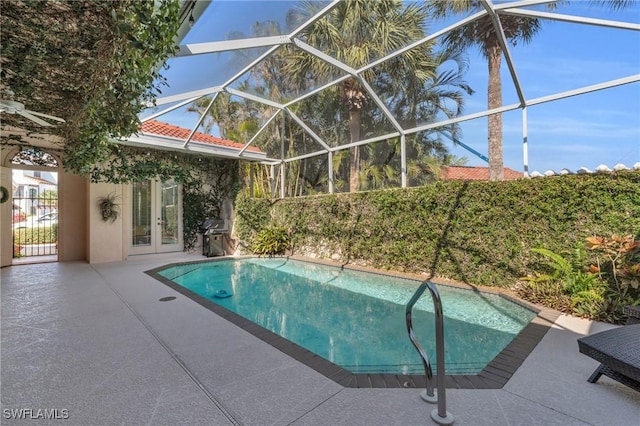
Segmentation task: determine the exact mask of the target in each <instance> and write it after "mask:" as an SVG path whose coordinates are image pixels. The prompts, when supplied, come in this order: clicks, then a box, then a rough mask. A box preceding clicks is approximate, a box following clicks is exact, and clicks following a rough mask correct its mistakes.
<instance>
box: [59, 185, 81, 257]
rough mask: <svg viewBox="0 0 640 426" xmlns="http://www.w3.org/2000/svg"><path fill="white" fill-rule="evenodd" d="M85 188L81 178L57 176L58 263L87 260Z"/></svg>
mask: <svg viewBox="0 0 640 426" xmlns="http://www.w3.org/2000/svg"><path fill="white" fill-rule="evenodd" d="M87 188H88V183H87V181H86V179H84V178H83V177H81V176H78V175H74V174H69V173H65V172H60V173H59V174H58V211H59V214H58V261H59V262H67V261H74V260H86V259H87V209H86V205H87Z"/></svg>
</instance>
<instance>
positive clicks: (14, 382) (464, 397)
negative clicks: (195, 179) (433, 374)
mask: <svg viewBox="0 0 640 426" xmlns="http://www.w3.org/2000/svg"><path fill="white" fill-rule="evenodd" d="M196 259H202V257H201V256H196V255H188V254H183V253H171V254H163V255H153V256H136V257H131V258H130V260H129V261H127V262H118V263H108V264H97V265H89V264H86V263H81V262H73V263H42V264H33V265H16V266H11V267H6V268H2V270H1V279H2V280H1V287H0V288H1V302H2V303H1V319H2V323H1V337H2V341H1V346H0V351H1V358H0V360H1V364H2V365H1V369H2V375H1V388H0V392H1V408H2V410H0V411H2V417H1V418H0V423H2V424H3V425H4V424H20V425H22V424H31V423H33V424H38V425H44V424H50V423H56V424H57V423H59V424H64V425H112V424H126V425H129V424H148V425H178V424H188V425H196V424H203V425H226V424H234V425H239V424H242V425H289V424H293V425H432V424H435V423H434V422H433V421H432V420H431V418H430V412H431V411H432V410H433V409H434V408H435V406H434V405H431V404H427V403H425V402H423V401H422V400H421V399H420V396H419V394H420V391H421V390H420V389H416V388H408V389H403V388H394V389H358V388H346V387H343V386H341V385H339V384H337V383H336V382H334V381H332V380H330V379H328V378H326V377H325V376H323V375H321V374H320V373H318V372H316V371H315V370H313V369H311V368H309V367H307V366H305V365H304V364H302V363H300V362H298V361H296V360H295V359H293V358H291V357H289V356H288V355H286V354H284V353H282V352H280V351H279V350H278V349H276V348H274V347H273V346H271V345H269V344H267V343H265V342H264V341H262V340H260V339H258V338H257V337H255V336H253V335H252V334H250V333H248V332H247V331H245V330H242V329H240V328H239V327H237V326H236V325H234V324H232V323H230V322H228V321H227V320H225V319H223V318H221V317H219V316H218V315H216V314H215V313H213V312H211V311H209V310H208V309H206V308H204V307H202V306H201V305H199V304H197V303H196V302H194V301H192V300H190V299H189V298H187V297H185V296H183V295H182V294H180V293H178V292H176V291H175V290H173V289H171V288H169V287H167V286H166V285H164V284H162V283H160V282H158V281H156V280H155V279H153V278H152V277H150V276H148V275H147V274H145V273H144V271H147V270H149V269H153V268H156V267H159V266H162V265H164V264H167V263H172V262H178V261H191V260H196ZM167 296H175V297H176V299H175V300H172V301H169V302H161V301H159V299H161V298H163V297H167ZM610 327H612V326H611V325H608V324H602V323H597V322H591V321H586V320H583V319H578V318H573V317H569V316H564V315H561V316H559V317H558V319H557V320H556V322H555V324H553V326H552V327H551V328H550V329H549V331H548V332H547V334H546V335H545V336H544V337H543V339H542V340H541V342H540V343H539V344H538V345H537V346H536V347H535V349H534V350H533V352H532V353H531V354H530V355H529V356H528V357H527V359H526V360H525V361H524V362H523V363H522V365H521V366H520V368H519V369H518V370H517V371H516V372H515V373H514V374H513V376H512V377H511V379H509V381H508V382H507V383H506V384H505V385H504V387H503V388H502V389H447V393H446V400H447V410H448V411H449V412H450V413H451V414H452V415H453V416H454V418H455V423H454V424H455V425H492V426H493V425H496V426H499V425H603V426H627V425H628V426H637V425H640V393H639V392H635V391H633V390H631V389H629V388H627V387H625V386H623V385H620V384H618V383H617V382H614V381H612V380H610V379H608V378H607V377H602V378H601V379H600V381H599V382H598V383H597V384H591V383H588V382H587V378H588V377H589V375H590V374H591V373H592V372H593V370H594V369H595V368H596V367H597V365H598V364H597V362H596V361H594V360H592V359H591V358H588V357H586V356H584V355H582V354H580V353H579V352H578V345H577V342H576V339H577V338H579V337H581V336H584V335H587V334H592V333H595V332H599V331H602V330H605V329H607V328H610ZM20 409H23V410H22V411H20ZM45 409H46V410H53V409H57V410H58V411H57V412H54V414H58V417H67V415H68V419H60V420H50V421H47V420H43V419H33V420H30V421H25V420H16V419H11V418H8V417H11V414H12V410H13V414H23V415H26V416H27V417H37V416H38V414H40V415H43V412H40V413H39V412H38V410H45ZM25 410H31V411H25ZM49 413H51V411H49Z"/></svg>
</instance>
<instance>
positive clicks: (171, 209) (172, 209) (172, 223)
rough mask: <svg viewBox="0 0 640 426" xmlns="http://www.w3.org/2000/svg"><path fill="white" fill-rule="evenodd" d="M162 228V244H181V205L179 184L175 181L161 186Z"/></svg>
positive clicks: (169, 181)
mask: <svg viewBox="0 0 640 426" xmlns="http://www.w3.org/2000/svg"><path fill="white" fill-rule="evenodd" d="M160 194H161V195H160V197H161V200H160V226H161V228H162V229H161V241H162V244H163V245H165V244H178V242H179V238H178V237H179V234H178V231H179V226H178V224H179V217H180V216H179V211H178V210H179V205H180V204H179V203H180V200H179V198H178V184H177V183H175V181H173V180H168V181H166V182H162V183H161V185H160Z"/></svg>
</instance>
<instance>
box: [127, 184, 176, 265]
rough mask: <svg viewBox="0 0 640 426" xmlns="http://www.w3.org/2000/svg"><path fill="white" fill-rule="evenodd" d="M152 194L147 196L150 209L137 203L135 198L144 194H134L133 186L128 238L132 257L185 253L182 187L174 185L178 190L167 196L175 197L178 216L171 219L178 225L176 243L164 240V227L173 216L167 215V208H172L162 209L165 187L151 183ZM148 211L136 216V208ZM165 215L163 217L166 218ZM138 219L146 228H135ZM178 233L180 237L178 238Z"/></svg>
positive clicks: (132, 186)
mask: <svg viewBox="0 0 640 426" xmlns="http://www.w3.org/2000/svg"><path fill="white" fill-rule="evenodd" d="M148 182H150V185H149V191H150V194H148V196H149V198H150V203H148V204H150V205H147V203H145V202H141V200H140V199H139V200H137V202H136V200H134V199H133V197H135V196H138V197H141V196H142V194H141V193H138V192H136V191H134V185H135V184H132V185H130V194H129V201H130V207H129V209H130V211H129V229H130V231H129V235H128V237H127V241H128V244H129V254H130V255H137V254H152V253H164V252H172V251H182V250H183V248H184V244H183V237H182V185H178V184H174V186H173V189H176V190H177V191H176V192H173V193H171V192H169V193H168V194H169V195H171V196H172V198H173V199H172V202H173V203H174V204H172V206H175V207H177V216H176V215H175V214H174V215H171V216H172V217H173V218H174V221H175V227H176V228H175V229H174V230H173V232H172V234H173V235H174V237H175V239H173V241H174V242H172V240H171V239H169V240H167V239H166V238H164V235H163V234H164V233H163V231H164V229H165V228H164V226H163V225H165V224H167V223H168V222H169V221H168V220H167V217H166V216H167V214H170V212H168V211H167V207H171V206H163V201H164V200H163V198H165V197H163V195H164V194H165V192H164V191H162V188H163V185H162V182H160V181H159V180H150V181H148ZM166 189H167V190H168V191H171V189H172V188H166ZM143 207H144V208H145V210H146V211H139V212H138V213H137V214H136V213H135V212H134V211H133V209H134V208H138V209H140V208H143ZM163 213H164V216H163ZM136 218H138V219H139V220H140V221H141V222H142V224H143V225H139V226H136V224H134V221H135V220H136ZM176 233H177V235H176Z"/></svg>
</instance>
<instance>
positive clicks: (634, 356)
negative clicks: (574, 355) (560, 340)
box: [578, 307, 640, 392]
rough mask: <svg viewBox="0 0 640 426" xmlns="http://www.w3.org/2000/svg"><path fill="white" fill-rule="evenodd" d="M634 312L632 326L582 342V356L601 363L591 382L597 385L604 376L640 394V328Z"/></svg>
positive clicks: (579, 346) (630, 312)
mask: <svg viewBox="0 0 640 426" xmlns="http://www.w3.org/2000/svg"><path fill="white" fill-rule="evenodd" d="M636 309H637V307H635V309H630V310H629V311H628V312H627V309H625V313H627V315H629V319H630V321H628V322H627V324H628V325H625V326H623V327H619V328H614V329H612V330H607V331H603V332H600V333H596V334H592V335H591V336H585V337H582V338H580V339H578V348H579V349H580V352H581V353H583V354H585V355H587V356H589V357H591V358H593V359H595V360H596V361H599V362H600V366H599V367H598V368H597V369H596V371H594V372H593V374H592V375H591V377H589V379H588V381H589V382H590V383H595V382H597V381H598V379H599V378H600V376H602V375H603V374H604V375H605V376H607V377H610V378H612V379H614V380H617V381H618V382H620V383H622V384H625V385H627V386H629V387H630V388H632V389H635V390H637V391H638V392H640V324H638V323H635V321H634V319H635V318H636V317H634V316H633V315H634V314H637V313H639V312H640V311H638V310H636Z"/></svg>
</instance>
